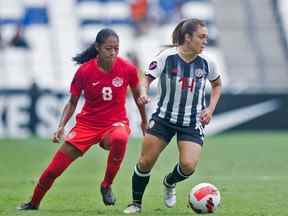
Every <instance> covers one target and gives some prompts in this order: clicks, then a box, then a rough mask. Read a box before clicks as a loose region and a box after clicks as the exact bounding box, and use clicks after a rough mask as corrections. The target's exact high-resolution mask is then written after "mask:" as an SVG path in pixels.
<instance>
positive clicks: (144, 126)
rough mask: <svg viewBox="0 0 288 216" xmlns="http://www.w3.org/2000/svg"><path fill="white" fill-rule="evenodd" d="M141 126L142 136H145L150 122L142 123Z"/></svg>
mask: <svg viewBox="0 0 288 216" xmlns="http://www.w3.org/2000/svg"><path fill="white" fill-rule="evenodd" d="M140 126H141V131H142V135H143V136H144V135H145V133H146V130H147V127H148V122H147V121H142V122H141V125H140Z"/></svg>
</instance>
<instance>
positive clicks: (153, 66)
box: [149, 61, 157, 70]
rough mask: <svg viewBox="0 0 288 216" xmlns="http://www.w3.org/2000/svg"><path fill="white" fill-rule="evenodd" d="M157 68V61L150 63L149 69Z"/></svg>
mask: <svg viewBox="0 0 288 216" xmlns="http://www.w3.org/2000/svg"><path fill="white" fill-rule="evenodd" d="M156 68H157V61H152V62H151V63H150V65H149V70H154V69H156Z"/></svg>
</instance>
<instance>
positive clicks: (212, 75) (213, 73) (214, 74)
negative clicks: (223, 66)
mask: <svg viewBox="0 0 288 216" xmlns="http://www.w3.org/2000/svg"><path fill="white" fill-rule="evenodd" d="M207 62H208V68H209V72H208V77H207V78H208V80H209V81H213V80H216V79H218V78H219V77H220V73H219V72H218V71H217V68H216V65H215V63H214V62H212V61H210V60H207Z"/></svg>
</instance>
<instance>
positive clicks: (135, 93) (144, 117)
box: [131, 85, 148, 135]
mask: <svg viewBox="0 0 288 216" xmlns="http://www.w3.org/2000/svg"><path fill="white" fill-rule="evenodd" d="M131 92H132V95H133V98H134V101H135V103H136V105H137V108H138V110H139V113H140V116H141V120H142V121H141V130H142V133H143V135H144V134H145V131H146V129H147V126H148V122H147V114H146V110H145V104H140V103H138V99H139V97H140V94H141V89H140V85H136V86H135V87H131Z"/></svg>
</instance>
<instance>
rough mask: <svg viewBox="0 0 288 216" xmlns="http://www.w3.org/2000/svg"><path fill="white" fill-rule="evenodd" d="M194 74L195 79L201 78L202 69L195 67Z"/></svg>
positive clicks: (202, 74)
mask: <svg viewBox="0 0 288 216" xmlns="http://www.w3.org/2000/svg"><path fill="white" fill-rule="evenodd" d="M195 76H196V78H197V79H201V78H202V77H203V76H204V71H203V70H202V69H200V68H198V69H196V70H195Z"/></svg>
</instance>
